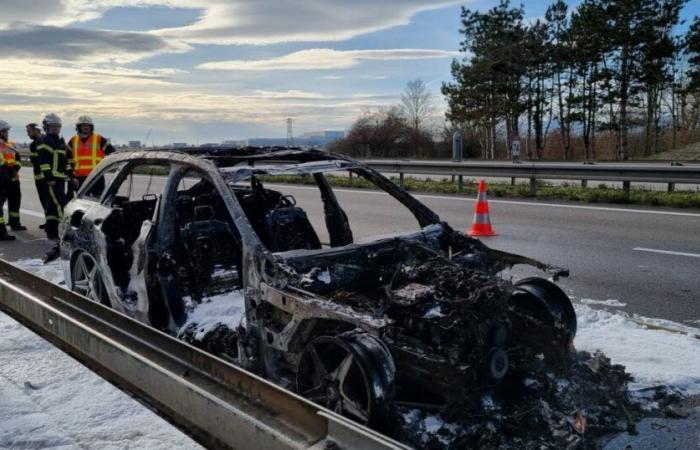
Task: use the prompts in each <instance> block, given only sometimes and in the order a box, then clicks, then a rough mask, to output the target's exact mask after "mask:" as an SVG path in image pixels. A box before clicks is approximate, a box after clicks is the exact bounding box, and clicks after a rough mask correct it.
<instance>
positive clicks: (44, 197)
mask: <svg viewBox="0 0 700 450" xmlns="http://www.w3.org/2000/svg"><path fill="white" fill-rule="evenodd" d="M42 138H43V136H42V137H40V138H38V139H36V140H35V141H33V142H32V143H31V144H29V161H30V162H31V163H32V169H33V171H34V184H35V185H36V192H37V194H38V195H39V202H40V203H41V208H42V209H43V210H44V215H46V202H47V201H48V197H49V191H48V189H47V187H46V180H45V179H44V174H43V173H42V172H41V163H40V162H39V151H38V150H37V148H36V147H37V145H38V144H39V143H40V142H41V139H42Z"/></svg>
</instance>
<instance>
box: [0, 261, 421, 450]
mask: <svg viewBox="0 0 700 450" xmlns="http://www.w3.org/2000/svg"><path fill="white" fill-rule="evenodd" d="M0 310H2V311H4V312H6V313H7V314H8V315H10V316H11V317H13V318H15V319H16V320H17V321H19V322H20V323H22V324H23V325H25V326H27V327H28V328H30V329H31V330H33V331H34V332H36V333H37V334H39V335H40V336H42V337H43V338H45V339H47V340H49V341H50V342H52V343H53V344H55V345H56V346H57V347H59V348H61V349H62V350H63V351H65V352H66V353H68V354H69V355H71V356H73V357H74V358H76V359H78V360H79V361H81V362H82V363H83V364H85V365H86V366H87V367H89V368H90V369H92V370H93V371H95V372H96V373H97V374H98V375H100V376H101V377H103V378H105V379H106V380H108V381H109V382H111V383H112V384H114V385H115V386H117V387H118V388H120V389H122V390H124V391H127V392H129V393H131V394H132V395H134V396H135V397H136V398H138V399H139V400H140V401H142V402H144V403H146V404H148V405H149V406H150V407H152V408H154V409H155V410H156V411H157V412H158V413H159V414H160V415H161V416H163V417H164V418H166V419H167V420H168V421H170V422H171V423H173V424H174V425H175V426H177V427H178V428H180V429H181V430H183V431H184V432H185V433H187V434H188V435H190V436H192V437H193V438H194V439H195V440H197V441H198V442H200V443H201V444H203V445H205V446H206V447H209V448H235V449H259V448H264V449H266V450H277V449H314V450H322V449H324V450H326V449H354V448H362V449H404V448H407V447H405V446H403V445H401V444H399V443H397V442H395V441H392V440H391V439H389V438H387V437H385V436H382V435H381V434H379V433H377V432H375V431H373V430H370V429H368V428H366V427H363V426H361V425H358V424H356V423H354V422H351V421H349V420H347V419H345V418H344V417H341V416H339V415H337V414H335V413H333V412H331V411H329V410H326V409H324V408H322V407H319V406H318V405H315V404H314V403H311V402H309V401H307V400H305V399H303V398H301V397H299V396H297V395H295V394H293V393H291V392H289V391H286V390H284V389H282V388H280V387H278V386H276V385H274V384H272V383H270V382H268V381H266V380H264V379H262V378H260V377H258V376H256V375H253V374H251V373H248V372H246V371H244V370H242V369H240V368H238V367H236V366H234V365H232V364H229V363H227V362H226V361H223V360H221V359H219V358H216V357H214V356H212V355H210V354H208V353H205V352H203V351H201V350H199V349H196V348H194V347H192V346H190V345H188V344H186V343H184V342H182V341H179V340H177V339H175V338H173V337H171V336H169V335H167V334H164V333H161V332H160V331H157V330H155V329H153V328H151V327H149V326H146V325H144V324H142V323H140V322H137V321H135V320H133V319H131V318H129V317H127V316H125V315H123V314H120V313H118V312H116V311H114V310H112V309H110V308H107V307H105V306H102V305H100V304H97V303H95V302H93V301H90V300H89V299H87V298H85V297H82V296H80V295H77V294H75V293H73V292H70V291H67V290H65V289H63V288H61V287H59V286H56V285H55V284H53V283H50V282H48V281H46V280H44V279H42V278H39V277H37V276H35V275H33V274H31V273H29V272H26V271H24V270H21V269H19V268H16V267H14V266H12V264H11V263H9V262H6V261H3V260H0ZM37 364H40V362H38V361H37Z"/></svg>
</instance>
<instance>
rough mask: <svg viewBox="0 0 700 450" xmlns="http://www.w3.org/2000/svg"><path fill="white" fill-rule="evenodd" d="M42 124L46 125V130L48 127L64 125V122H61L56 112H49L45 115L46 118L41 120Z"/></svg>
mask: <svg viewBox="0 0 700 450" xmlns="http://www.w3.org/2000/svg"><path fill="white" fill-rule="evenodd" d="M41 124H42V125H43V126H44V131H47V128H48V127H50V126H58V127H60V126H62V125H63V122H61V118H60V117H58V116H57V115H56V114H54V113H48V114H47V115H46V117H44V120H43V121H42V122H41Z"/></svg>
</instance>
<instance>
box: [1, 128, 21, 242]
mask: <svg viewBox="0 0 700 450" xmlns="http://www.w3.org/2000/svg"><path fill="white" fill-rule="evenodd" d="M0 150H1V155H2V164H1V166H2V167H0V170H1V171H2V174H1V175H0V179H1V180H2V181H0V183H2V186H1V187H0V191H2V193H1V194H0V208H4V205H5V199H7V209H8V210H9V216H10V220H9V222H8V223H9V225H10V226H11V227H20V222H19V209H20V206H21V203H22V191H21V188H20V182H19V169H20V167H21V159H20V156H19V153H18V152H17V147H16V145H15V143H14V142H12V141H7V142H3V141H1V140H0ZM0 224H1V225H2V226H3V228H4V226H5V214H4V209H3V211H2V217H1V218H0ZM0 233H2V231H0Z"/></svg>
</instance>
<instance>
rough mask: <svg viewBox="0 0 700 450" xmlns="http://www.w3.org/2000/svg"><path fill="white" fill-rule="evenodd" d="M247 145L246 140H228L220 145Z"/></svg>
mask: <svg viewBox="0 0 700 450" xmlns="http://www.w3.org/2000/svg"><path fill="white" fill-rule="evenodd" d="M246 145H248V141H247V140H246V139H228V140H225V141H223V142H222V143H221V146H222V147H245V146H246Z"/></svg>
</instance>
